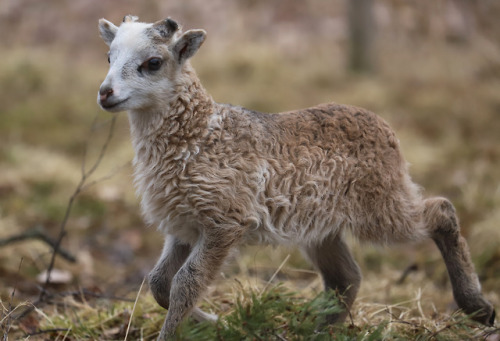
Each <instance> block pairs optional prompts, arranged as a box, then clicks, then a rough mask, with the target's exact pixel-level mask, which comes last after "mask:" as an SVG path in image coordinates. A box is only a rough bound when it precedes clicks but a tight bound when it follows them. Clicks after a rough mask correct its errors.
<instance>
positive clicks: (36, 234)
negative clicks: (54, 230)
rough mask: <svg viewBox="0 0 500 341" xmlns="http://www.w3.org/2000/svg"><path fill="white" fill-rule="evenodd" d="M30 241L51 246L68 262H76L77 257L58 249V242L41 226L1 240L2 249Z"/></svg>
mask: <svg viewBox="0 0 500 341" xmlns="http://www.w3.org/2000/svg"><path fill="white" fill-rule="evenodd" d="M29 239H38V240H41V241H42V242H44V243H46V244H47V245H49V246H50V247H51V248H52V250H54V251H55V252H57V253H58V254H59V255H60V256H61V257H63V258H64V259H66V260H67V261H68V262H71V263H75V262H76V258H75V256H73V255H72V254H71V253H70V252H69V251H67V250H65V249H63V248H58V249H56V242H55V241H54V240H53V239H52V238H50V237H49V236H48V235H47V234H46V233H45V232H44V230H43V228H42V227H40V226H36V227H34V228H32V229H29V230H27V231H24V232H23V233H19V234H16V235H14V236H10V237H8V238H5V239H0V247H2V246H6V245H9V244H13V243H18V242H22V241H25V240H29Z"/></svg>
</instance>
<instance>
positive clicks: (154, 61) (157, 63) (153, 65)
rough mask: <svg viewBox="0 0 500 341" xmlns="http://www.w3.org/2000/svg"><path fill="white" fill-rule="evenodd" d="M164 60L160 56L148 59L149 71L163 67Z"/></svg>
mask: <svg viewBox="0 0 500 341" xmlns="http://www.w3.org/2000/svg"><path fill="white" fill-rule="evenodd" d="M161 64H162V60H161V59H160V58H151V59H149V60H148V61H147V65H148V66H147V68H148V70H149V71H158V70H159V69H160V67H161Z"/></svg>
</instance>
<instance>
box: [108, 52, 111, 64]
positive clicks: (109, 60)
mask: <svg viewBox="0 0 500 341" xmlns="http://www.w3.org/2000/svg"><path fill="white" fill-rule="evenodd" d="M108 63H110V64H111V59H110V58H109V52H108Z"/></svg>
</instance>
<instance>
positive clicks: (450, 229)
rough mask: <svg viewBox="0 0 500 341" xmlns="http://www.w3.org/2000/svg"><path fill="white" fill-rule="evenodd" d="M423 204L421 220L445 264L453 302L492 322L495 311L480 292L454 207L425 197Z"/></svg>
mask: <svg viewBox="0 0 500 341" xmlns="http://www.w3.org/2000/svg"><path fill="white" fill-rule="evenodd" d="M424 205H425V206H424V222H425V223H426V225H427V228H428V230H429V233H430V237H431V238H432V239H433V240H434V242H435V243H436V245H437V246H438V248H439V250H440V251H441V254H442V256H443V258H444V261H445V263H446V268H447V269H448V275H449V277H450V281H451V285H452V288H453V296H454V298H455V301H456V302H457V304H458V306H459V307H460V308H462V309H463V311H464V312H465V313H466V314H474V316H473V317H472V318H473V319H474V320H476V321H478V322H481V323H483V324H485V325H493V324H494V322H495V310H494V309H493V306H492V305H491V304H490V303H489V302H487V301H486V300H485V299H484V298H483V296H482V294H481V285H480V284H479V280H478V278H477V274H476V272H475V269H474V265H473V264H472V261H471V258H470V254H469V248H468V246H467V242H466V241H465V239H464V238H463V237H462V236H461V235H460V227H459V225H458V219H457V216H456V214H455V208H454V207H453V205H452V204H451V203H450V202H449V201H448V200H447V199H444V198H431V199H427V200H425V201H424Z"/></svg>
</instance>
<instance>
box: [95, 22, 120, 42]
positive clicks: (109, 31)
mask: <svg viewBox="0 0 500 341" xmlns="http://www.w3.org/2000/svg"><path fill="white" fill-rule="evenodd" d="M116 31H118V27H116V26H115V25H114V24H113V23H112V22H110V21H107V20H106V19H104V18H103V19H100V20H99V32H100V33H101V38H102V39H103V40H104V42H105V43H106V44H107V45H108V46H109V45H111V42H112V41H113V39H115V35H116Z"/></svg>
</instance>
